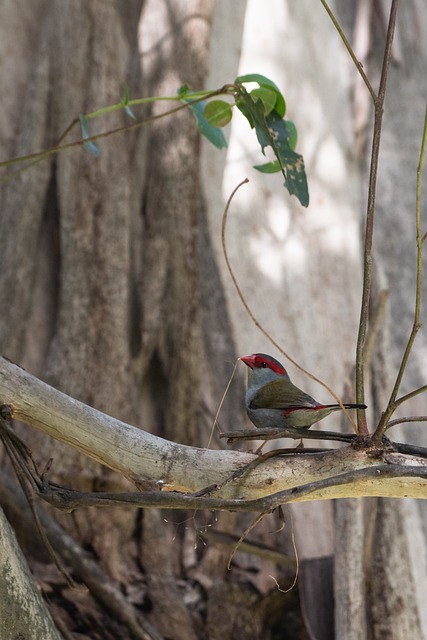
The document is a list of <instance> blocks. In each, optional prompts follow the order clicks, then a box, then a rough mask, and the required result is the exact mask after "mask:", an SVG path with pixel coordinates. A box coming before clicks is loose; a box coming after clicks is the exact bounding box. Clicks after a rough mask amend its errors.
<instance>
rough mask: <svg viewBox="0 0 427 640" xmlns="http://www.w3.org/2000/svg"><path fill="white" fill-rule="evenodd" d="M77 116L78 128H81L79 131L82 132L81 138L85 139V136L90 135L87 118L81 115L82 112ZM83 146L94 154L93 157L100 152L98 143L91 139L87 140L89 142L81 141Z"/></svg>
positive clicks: (96, 156)
mask: <svg viewBox="0 0 427 640" xmlns="http://www.w3.org/2000/svg"><path fill="white" fill-rule="evenodd" d="M79 118H80V129H81V132H82V138H83V140H85V139H86V138H89V137H90V136H89V124H88V119H87V118H86V116H85V115H83V113H81V114H80V116H79ZM83 147H84V148H85V149H86V151H88V152H89V153H90V154H91V155H92V156H95V158H98V156H99V155H100V154H101V151H100V149H99V147H98V145H97V144H96V143H95V142H94V141H93V140H89V142H84V143H83Z"/></svg>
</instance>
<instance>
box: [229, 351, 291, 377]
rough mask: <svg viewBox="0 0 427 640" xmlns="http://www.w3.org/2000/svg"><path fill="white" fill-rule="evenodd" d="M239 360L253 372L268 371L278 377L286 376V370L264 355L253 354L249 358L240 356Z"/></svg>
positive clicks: (273, 359)
mask: <svg viewBox="0 0 427 640" xmlns="http://www.w3.org/2000/svg"><path fill="white" fill-rule="evenodd" d="M240 360H241V361H242V362H244V363H245V364H246V365H247V366H248V367H250V368H251V369H253V370H256V369H270V370H271V371H273V372H274V373H275V374H276V375H278V376H286V375H287V372H286V369H285V368H284V367H283V366H282V365H281V364H280V362H279V361H278V360H276V359H275V358H272V357H271V356H268V355H266V354H265V353H253V354H252V355H251V356H242V357H241V358H240Z"/></svg>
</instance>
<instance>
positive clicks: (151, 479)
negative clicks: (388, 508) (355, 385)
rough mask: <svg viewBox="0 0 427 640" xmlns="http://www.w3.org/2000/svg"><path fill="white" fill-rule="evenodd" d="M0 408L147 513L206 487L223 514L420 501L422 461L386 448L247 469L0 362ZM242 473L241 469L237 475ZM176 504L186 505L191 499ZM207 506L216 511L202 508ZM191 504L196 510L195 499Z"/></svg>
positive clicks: (241, 457) (229, 455)
mask: <svg viewBox="0 0 427 640" xmlns="http://www.w3.org/2000/svg"><path fill="white" fill-rule="evenodd" d="M0 405H1V406H3V407H5V406H8V407H10V410H11V413H12V415H13V417H14V418H16V419H17V420H21V421H22V422H25V423H27V424H30V425H32V426H33V427H36V428H38V429H40V430H42V431H44V432H45V433H47V434H49V435H51V436H52V437H54V438H56V439H57V440H60V441H61V442H64V443H66V444H68V445H70V446H72V447H74V448H75V449H77V450H78V451H80V452H81V453H83V454H84V455H86V456H89V457H90V458H92V459H94V460H97V461H99V462H100V463H102V464H104V465H106V466H108V467H110V468H111V469H115V470H117V471H119V472H120V473H122V474H123V475H124V476H126V477H127V478H129V479H130V480H132V481H133V482H134V483H135V484H136V485H137V486H138V487H144V488H145V487H147V488H151V489H152V491H151V492H150V496H151V499H150V500H148V501H147V503H146V504H147V506H148V504H151V505H152V506H163V507H164V508H168V506H169V508H174V506H175V502H174V500H175V501H176V494H169V495H167V494H166V492H171V491H175V492H176V491H180V492H185V493H194V492H200V491H201V490H202V489H203V488H204V487H207V486H212V487H213V489H212V490H211V491H210V498H208V499H207V501H206V506H208V505H209V507H210V508H225V509H230V508H231V509H232V508H238V503H239V501H252V504H251V505H250V506H251V507H253V508H254V509H260V508H261V506H262V504H264V506H265V508H267V509H268V508H272V507H274V505H276V502H277V500H279V501H280V500H281V499H283V500H286V501H297V500H315V499H326V498H338V497H352V496H353V497H354V496H366V495H377V496H389V497H402V496H408V495H409V496H413V497H419V498H421V497H422V498H425V497H427V481H426V479H425V477H424V472H427V461H426V459H425V458H422V457H415V456H411V455H404V454H401V453H398V452H393V451H392V450H391V449H390V448H388V449H384V450H383V449H381V447H378V449H377V450H375V451H372V450H369V449H363V448H361V449H360V448H359V449H358V448H356V447H352V446H349V447H345V448H342V449H337V450H334V451H325V452H320V453H304V452H302V453H301V452H298V453H296V454H295V453H291V454H289V455H280V456H277V457H271V458H269V459H267V460H265V461H262V462H261V463H260V464H250V463H254V461H256V460H257V457H256V456H254V455H252V454H249V453H242V452H238V451H213V450H206V449H198V448H195V447H188V446H184V445H180V444H176V443H174V442H169V441H167V440H164V439H162V438H158V437H155V436H153V435H151V434H149V433H147V432H145V431H142V430H141V429H138V428H136V427H133V426H131V425H128V424H125V423H124V422H121V421H120V420H116V419H114V418H112V417H110V416H107V415H105V414H103V413H101V412H99V411H97V410H95V409H92V408H91V407H88V406H87V405H84V404H82V403H81V402H78V401H77V400H74V399H73V398H70V397H68V396H66V395H65V394H63V393H61V392H59V391H57V390H56V389H53V388H52V387H50V386H49V385H47V384H45V383H43V382H41V381H40V380H38V379H37V378H35V377H33V376H31V375H30V374H28V373H27V372H26V371H24V370H23V369H21V368H20V367H18V366H16V365H14V364H12V363H11V362H9V361H7V360H5V359H4V358H0ZM58 463H59V461H58ZM55 464H56V461H55V460H54V461H53V465H55ZM244 467H248V468H247V469H245V470H244V472H242V468H244ZM415 467H416V473H415ZM388 468H389V469H390V473H388V472H387V469H388ZM397 468H398V469H400V471H399V473H397V472H396V469H397ZM378 470H380V472H378ZM316 483H317V484H316ZM302 485H303V486H304V487H305V488H306V489H305V490H302V489H301V487H302ZM217 487H218V488H217ZM297 487H299V489H297ZM156 489H159V490H162V491H156ZM281 492H288V493H286V494H283V493H281ZM290 492H291V493H290ZM156 496H157V498H158V499H154V498H155V497H156ZM174 496H175V497H174ZM273 496H274V497H273ZM180 497H181V498H182V499H183V500H184V502H187V501H188V503H191V504H192V503H193V502H192V501H194V499H196V497H197V496H180ZM212 498H214V500H218V501H219V503H218V504H216V505H215V503H214V502H212V503H210V502H209V500H210V499H212ZM198 499H199V500H200V501H201V502H203V496H201V497H200V498H198ZM221 501H222V502H221ZM183 506H184V505H183V504H182V501H181V508H182V507H183ZM187 506H190V504H188V505H187ZM248 506H249V505H247V506H246V509H248ZM200 507H201V504H199V503H198V508H200ZM175 508H177V507H176V506H175Z"/></svg>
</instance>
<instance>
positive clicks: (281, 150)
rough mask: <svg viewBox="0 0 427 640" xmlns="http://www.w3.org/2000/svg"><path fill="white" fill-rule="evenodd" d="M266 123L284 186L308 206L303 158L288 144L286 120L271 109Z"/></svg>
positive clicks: (290, 134) (288, 132) (289, 132)
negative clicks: (280, 167) (283, 179)
mask: <svg viewBox="0 0 427 640" xmlns="http://www.w3.org/2000/svg"><path fill="white" fill-rule="evenodd" d="M266 123H267V126H268V129H269V132H270V136H271V139H272V142H273V144H272V145H271V146H272V147H273V151H274V153H275V154H276V157H277V159H278V160H279V162H280V163H281V165H282V173H283V177H284V178H285V187H286V188H287V190H288V191H289V193H290V194H291V195H295V196H296V197H297V198H298V200H299V201H300V202H301V204H302V205H303V207H308V203H309V194H308V185H307V176H306V173H305V166H304V159H303V157H302V156H301V155H300V154H299V153H296V152H295V151H294V150H293V149H292V148H291V146H290V143H289V141H290V138H291V136H292V133H293V132H292V128H291V131H289V129H288V124H289V123H288V122H286V120H283V119H282V118H280V116H279V115H278V114H277V113H276V112H275V111H272V112H271V113H270V114H269V115H268V116H267V117H266Z"/></svg>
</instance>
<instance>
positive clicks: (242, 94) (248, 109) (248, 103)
mask: <svg viewBox="0 0 427 640" xmlns="http://www.w3.org/2000/svg"><path fill="white" fill-rule="evenodd" d="M236 106H237V108H238V109H240V111H241V112H242V113H243V115H244V116H245V118H246V119H247V120H248V122H249V124H250V125H251V128H252V129H253V128H255V133H256V136H257V138H258V142H259V143H260V145H261V150H262V152H263V153H264V149H265V147H268V146H269V145H271V140H270V132H269V130H268V127H267V123H266V121H265V111H264V105H263V103H262V102H261V100H253V98H252V97H251V94H250V93H248V92H247V91H246V89H245V88H244V87H243V86H242V88H241V89H240V91H239V94H238V95H237V96H236ZM264 155H265V153H264Z"/></svg>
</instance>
